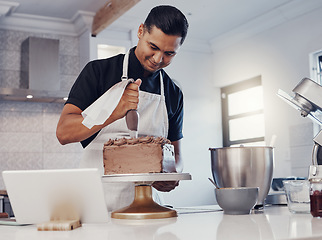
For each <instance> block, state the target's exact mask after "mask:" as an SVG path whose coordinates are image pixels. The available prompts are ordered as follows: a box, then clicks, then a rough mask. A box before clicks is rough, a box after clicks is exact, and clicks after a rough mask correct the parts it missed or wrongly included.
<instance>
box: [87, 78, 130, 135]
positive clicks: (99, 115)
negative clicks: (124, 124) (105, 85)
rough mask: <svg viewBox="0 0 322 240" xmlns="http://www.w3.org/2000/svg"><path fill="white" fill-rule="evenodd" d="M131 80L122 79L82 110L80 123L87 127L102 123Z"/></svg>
mask: <svg viewBox="0 0 322 240" xmlns="http://www.w3.org/2000/svg"><path fill="white" fill-rule="evenodd" d="M131 82H133V79H127V80H122V81H121V82H119V83H117V84H115V85H114V86H112V87H111V88H110V89H109V90H107V91H106V92H105V93H104V94H103V95H102V96H100V97H99V98H98V99H97V100H96V101H95V102H93V103H92V104H91V105H90V106H89V107H87V108H86V109H85V110H84V111H83V112H82V116H83V118H84V120H83V121H82V124H83V125H84V126H85V127H87V128H89V129H91V128H92V127H93V126H95V125H101V124H103V123H104V122H105V121H106V119H108V118H109V116H110V115H111V114H112V112H113V111H114V109H115V108H116V106H117V104H118V103H119V101H120V99H121V97H122V95H123V92H124V89H125V88H126V86H127V85H128V84H129V83H131ZM135 111H136V110H135ZM129 112H130V111H129ZM130 130H131V129H130Z"/></svg>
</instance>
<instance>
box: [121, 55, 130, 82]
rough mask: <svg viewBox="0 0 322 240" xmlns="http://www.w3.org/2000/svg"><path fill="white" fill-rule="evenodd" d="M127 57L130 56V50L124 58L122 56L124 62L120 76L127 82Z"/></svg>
mask: <svg viewBox="0 0 322 240" xmlns="http://www.w3.org/2000/svg"><path fill="white" fill-rule="evenodd" d="M129 56H130V49H129V50H128V51H127V52H126V54H125V56H124V60H123V75H122V78H121V79H122V80H127V79H128V76H127V69H128V66H129Z"/></svg>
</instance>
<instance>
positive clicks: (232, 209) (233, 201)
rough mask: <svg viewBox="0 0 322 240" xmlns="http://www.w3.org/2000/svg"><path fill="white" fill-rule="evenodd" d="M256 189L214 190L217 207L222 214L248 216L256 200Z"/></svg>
mask: <svg viewBox="0 0 322 240" xmlns="http://www.w3.org/2000/svg"><path fill="white" fill-rule="evenodd" d="M258 190H259V189H258V187H238V188H216V189H215V193H216V199H217V203H218V205H219V206H220V207H221V208H222V209H223V210H224V214H230V215H242V214H249V213H250V211H251V209H252V208H253V207H254V206H255V204H256V203H257V200H258Z"/></svg>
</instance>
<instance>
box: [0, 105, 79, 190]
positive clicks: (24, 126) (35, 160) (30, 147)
mask: <svg viewBox="0 0 322 240" xmlns="http://www.w3.org/2000/svg"><path fill="white" fill-rule="evenodd" d="M62 108H63V104H59V103H27V102H12V101H0V172H2V171H4V170H22V169H58V168H76V167H78V163H79V160H80V158H81V153H82V147H81V145H80V143H73V144H68V145H65V146H62V145H60V143H59V142H58V140H57V138H56V132H55V131H56V125H57V122H58V119H59V116H60V113H61V110H62ZM0 189H4V183H3V180H2V177H1V178H0Z"/></svg>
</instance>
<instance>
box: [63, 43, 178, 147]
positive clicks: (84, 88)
mask: <svg viewBox="0 0 322 240" xmlns="http://www.w3.org/2000/svg"><path fill="white" fill-rule="evenodd" d="M134 50H135V48H132V49H131V51H130V56H129V68H128V78H133V79H134V80H136V79H138V78H140V79H142V84H141V86H140V90H141V91H145V92H149V93H154V94H160V76H159V74H160V71H161V74H162V76H163V83H164V95H165V102H166V107H167V112H168V121H169V131H168V136H167V138H168V139H169V140H170V141H177V140H179V139H181V138H182V137H183V135H182V124H183V94H182V91H181V90H180V88H179V87H178V86H177V85H176V84H175V83H174V82H173V81H172V80H171V79H170V77H169V76H168V75H167V73H166V72H165V71H164V70H163V69H161V70H159V71H157V72H155V73H153V74H151V75H150V76H148V77H143V73H144V69H143V67H142V66H141V63H140V62H139V60H138V59H137V58H136V56H135V53H134ZM123 59H124V54H119V55H117V56H114V57H111V58H107V59H102V60H94V61H91V62H89V63H88V64H87V65H86V66H85V67H84V69H83V70H82V72H81V73H80V75H79V76H78V78H77V79H76V81H75V83H74V85H73V87H72V89H71V91H70V93H69V96H68V100H67V101H66V103H65V104H67V103H70V104H73V105H75V106H77V107H79V108H80V109H81V110H83V111H84V110H85V109H86V108H87V107H88V106H90V105H91V104H92V103H93V102H95V101H96V100H97V99H98V98H99V97H100V96H101V95H103V94H104V93H105V92H106V91H107V90H108V89H110V88H111V87H112V86H113V85H115V84H116V83H118V82H120V81H121V77H122V73H123ZM96 135H97V133H96V134H94V135H93V136H91V137H89V138H88V139H86V140H84V141H82V142H81V144H82V146H83V147H86V146H87V145H88V144H89V143H90V142H91V141H92V140H93V139H94V138H95V136H96Z"/></svg>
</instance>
